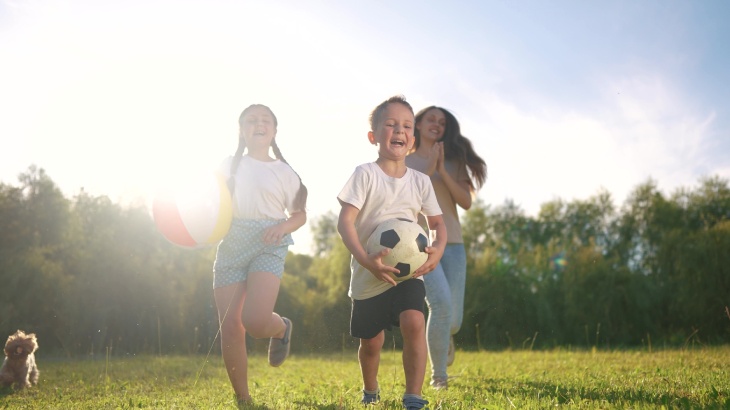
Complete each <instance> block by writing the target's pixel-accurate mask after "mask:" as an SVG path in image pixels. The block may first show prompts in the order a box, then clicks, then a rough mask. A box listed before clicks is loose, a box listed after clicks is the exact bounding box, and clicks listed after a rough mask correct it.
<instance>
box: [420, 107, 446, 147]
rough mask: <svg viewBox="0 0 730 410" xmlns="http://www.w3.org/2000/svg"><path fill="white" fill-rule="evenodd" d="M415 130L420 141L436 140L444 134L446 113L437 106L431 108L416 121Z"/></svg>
mask: <svg viewBox="0 0 730 410" xmlns="http://www.w3.org/2000/svg"><path fill="white" fill-rule="evenodd" d="M416 130H418V136H419V138H421V142H424V141H426V142H430V143H434V142H437V141H439V140H440V139H441V138H442V137H443V136H444V130H446V115H444V112H443V111H441V110H440V109H438V108H431V109H430V110H428V111H426V113H425V114H423V116H422V117H421V119H420V121H418V123H417V124H416Z"/></svg>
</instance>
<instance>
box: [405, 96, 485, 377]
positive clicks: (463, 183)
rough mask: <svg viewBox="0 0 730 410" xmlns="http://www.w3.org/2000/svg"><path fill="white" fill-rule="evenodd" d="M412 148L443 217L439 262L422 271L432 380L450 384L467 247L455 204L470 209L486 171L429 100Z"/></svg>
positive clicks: (452, 122)
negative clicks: (442, 248)
mask: <svg viewBox="0 0 730 410" xmlns="http://www.w3.org/2000/svg"><path fill="white" fill-rule="evenodd" d="M414 135H415V137H416V142H415V146H414V149H413V151H412V152H411V154H410V155H408V156H407V157H406V164H407V165H408V166H409V167H410V168H413V169H416V170H418V171H421V172H423V173H425V174H426V175H429V176H430V177H431V183H432V184H433V187H434V190H435V191H436V197H437V199H438V203H439V206H440V207H441V210H442V211H443V213H444V214H443V218H444V222H445V223H446V229H447V235H446V237H447V239H448V243H447V244H446V249H445V251H444V255H443V257H442V258H441V262H440V264H439V267H437V268H436V269H435V270H433V271H432V272H431V273H429V274H428V275H425V276H424V280H425V283H426V302H427V304H428V309H429V316H428V323H427V327H426V333H427V340H428V354H429V357H430V359H431V386H432V387H434V388H435V389H445V388H447V387H448V374H447V373H446V367H447V366H449V365H451V364H452V363H453V361H454V339H453V335H454V334H455V333H456V332H458V331H459V328H461V322H462V319H463V317H464V287H465V284H466V251H465V249H464V239H463V236H462V232H461V223H460V222H459V215H458V212H457V206H458V207H461V208H462V209H465V210H467V209H469V208H470V207H471V204H472V198H473V196H474V194H475V192H476V191H477V190H479V188H481V187H482V185H483V184H484V181H485V180H486V177H487V165H486V163H485V162H484V160H483V159H482V158H481V157H480V156H479V155H477V154H476V152H475V151H474V148H473V147H472V144H471V141H469V139H467V138H466V137H464V136H463V135H461V129H460V127H459V122H458V121H457V120H456V117H454V115H453V114H451V113H450V112H449V111H447V110H446V109H444V108H441V107H436V106H430V107H427V108H424V109H423V110H421V111H419V112H418V114H416V123H415V131H414Z"/></svg>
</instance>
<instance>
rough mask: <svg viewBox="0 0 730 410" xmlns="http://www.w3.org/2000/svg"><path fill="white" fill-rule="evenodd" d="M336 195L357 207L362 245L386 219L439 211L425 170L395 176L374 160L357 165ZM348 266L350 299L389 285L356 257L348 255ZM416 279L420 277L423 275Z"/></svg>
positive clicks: (386, 288) (371, 294)
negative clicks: (387, 172)
mask: <svg viewBox="0 0 730 410" xmlns="http://www.w3.org/2000/svg"><path fill="white" fill-rule="evenodd" d="M337 199H338V200H339V201H340V202H345V203H348V204H350V205H352V206H354V207H355V208H357V209H359V210H360V212H359V213H358V215H357V218H356V219H355V230H357V234H358V237H359V239H360V243H361V244H362V245H363V247H365V245H366V244H367V241H368V238H369V237H370V234H372V232H373V231H375V228H376V227H377V226H378V225H379V224H381V223H382V222H384V221H386V220H389V219H393V218H406V219H409V220H411V221H414V222H415V221H417V220H418V215H419V214H421V213H422V214H423V215H425V216H436V215H441V208H440V207H439V204H438V200H437V199H436V194H435V193H434V190H433V186H432V185H431V179H430V178H429V177H428V176H427V175H426V174H423V173H421V172H419V171H416V170H413V169H410V168H408V169H407V170H406V173H405V175H403V177H401V178H394V177H391V176H388V175H386V174H385V173H384V172H383V170H382V169H380V167H379V166H378V164H376V163H374V162H370V163H367V164H362V165H359V166H358V167H357V168H356V169H355V172H354V173H353V174H352V176H350V179H349V180H348V181H347V183H346V184H345V186H344V187H343V188H342V191H340V194H339V195H337ZM350 268H351V276H350V290H349V292H348V295H349V296H350V297H351V298H353V299H358V300H359V299H368V298H371V297H373V296H377V295H379V294H381V293H383V292H385V291H386V290H388V289H390V288H391V287H392V285H390V284H388V283H385V282H381V281H379V280H378V279H376V278H375V276H373V274H372V273H370V271H369V270H367V269H365V268H364V267H362V265H360V264H359V263H358V262H357V260H355V258H351V261H350ZM418 279H421V280H423V278H422V277H419V278H418Z"/></svg>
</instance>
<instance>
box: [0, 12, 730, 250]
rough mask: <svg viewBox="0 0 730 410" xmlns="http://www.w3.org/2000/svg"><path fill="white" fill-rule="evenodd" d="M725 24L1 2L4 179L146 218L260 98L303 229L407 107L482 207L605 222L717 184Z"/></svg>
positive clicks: (701, 15) (648, 16)
mask: <svg viewBox="0 0 730 410" xmlns="http://www.w3.org/2000/svg"><path fill="white" fill-rule="evenodd" d="M728 18H730V2H727V1H720V0H717V1H639V2H636V1H612V2H597V1H596V2H585V1H557V2H545V1H473V2H468V1H451V2H423V1H421V2H416V1H398V2H391V1H368V2H357V3H356V2H336V1H316V2H300V1H293V0H291V1H266V2H265V1H233V0H230V1H216V0H214V1H172V0H151V1H141V0H130V1H125V2H116V1H91V0H88V1H86V0H84V1H82V0H68V1H63V2H61V1H48V0H35V1H20V0H0V61H2V64H0V181H1V182H3V183H7V184H15V183H17V175H18V174H19V173H21V172H24V171H26V169H27V168H28V166H30V165H31V164H35V165H38V166H40V167H43V168H44V169H45V170H46V171H47V172H48V174H49V175H50V177H51V178H52V179H53V180H54V181H55V182H56V183H57V184H58V185H59V186H60V187H61V188H62V189H63V190H64V192H65V193H67V195H69V196H72V195H74V194H76V193H78V192H79V190H80V189H81V188H82V187H83V189H84V190H85V191H87V192H90V193H91V194H93V195H108V196H109V197H110V198H112V200H115V201H120V202H137V203H139V202H142V203H149V202H150V201H151V198H152V195H153V192H154V190H155V188H156V187H158V186H160V185H161V184H164V183H169V182H170V181H177V180H181V179H184V176H185V175H186V174H192V173H196V172H204V170H207V169H212V168H215V167H216V166H217V165H218V163H219V162H220V161H221V160H222V159H223V157H225V156H226V155H229V154H230V153H232V152H233V151H234V150H235V144H236V138H237V128H236V127H237V126H236V120H237V117H238V114H239V113H240V111H241V110H242V109H243V108H245V107H246V106H247V105H249V104H251V103H254V102H259V103H264V104H267V105H269V106H270V107H271V108H272V109H273V110H274V111H275V113H276V114H277V116H278V117H279V122H280V126H279V134H278V138H279V144H280V146H281V149H282V152H283V154H284V155H285V157H286V158H287V160H288V161H289V162H290V163H291V164H292V165H293V166H294V168H295V169H296V170H297V171H298V172H299V173H300V175H301V176H302V178H303V179H304V182H305V183H306V184H307V185H308V187H309V188H310V202H309V208H310V215H311V217H316V216H318V215H321V214H322V213H324V212H327V211H329V210H332V211H337V210H338V208H337V201H336V199H335V196H336V195H337V193H338V192H339V189H340V188H341V186H342V185H343V184H344V182H345V180H346V178H347V177H348V176H349V175H350V173H351V172H352V170H353V169H354V167H355V166H356V165H357V164H360V163H363V162H368V161H372V160H374V159H375V155H376V152H375V149H374V148H373V147H371V146H370V145H369V144H368V142H367V139H366V133H367V131H368V125H367V116H368V114H369V112H370V110H372V108H373V107H374V106H375V105H377V104H378V103H379V102H380V101H382V100H384V99H385V98H387V97H389V96H391V95H394V94H403V95H405V96H406V97H407V98H408V100H409V101H410V102H411V103H412V104H413V106H414V108H415V109H416V110H418V109H420V108H421V107H424V106H427V105H431V104H436V105H440V106H443V107H446V108H448V109H450V110H451V111H452V112H453V113H454V114H455V115H456V116H457V118H458V119H459V120H460V123H461V126H462V131H463V132H464V134H465V135H466V136H467V137H469V138H470V139H472V141H473V142H474V145H475V148H476V149H477V150H478V152H479V153H480V154H481V155H482V156H483V157H484V159H485V160H486V162H487V165H488V170H489V176H488V180H487V183H486V185H485V187H484V188H483V189H482V190H481V191H480V192H479V197H480V198H481V199H482V200H483V201H484V202H485V203H487V204H490V205H494V206H498V205H500V204H502V203H504V201H505V200H507V199H511V200H513V201H514V202H515V203H517V204H519V205H520V206H521V207H522V208H523V209H525V211H526V212H527V213H528V214H533V215H534V214H536V213H537V212H538V211H539V208H540V205H541V204H543V203H545V202H548V201H551V200H553V199H556V198H561V199H564V200H567V201H570V200H573V199H587V198H588V197H590V196H592V195H595V194H596V193H597V192H598V191H599V190H600V189H606V190H608V191H609V192H611V193H612V195H613V197H614V200H615V202H616V205H617V206H620V205H621V204H622V203H623V201H624V200H625V198H626V195H627V194H628V193H629V192H630V191H631V190H632V189H633V188H635V187H636V186H637V185H638V184H640V183H642V182H645V181H646V180H648V179H649V178H652V179H654V180H655V181H656V182H657V183H658V185H659V187H660V189H662V190H663V191H665V192H666V193H671V192H673V191H674V190H675V189H677V188H678V187H681V186H690V187H691V186H696V184H697V182H698V181H699V178H701V177H703V176H710V175H719V176H721V177H724V178H730V155H729V154H730V120H729V118H730V112H729V110H730V98H728V97H729V96H730V85H729V84H730V74H728V73H730V69H728V67H730V53H727V51H726V49H727V44H728V43H730V26H728V24H726V22H727V20H728ZM310 236H311V235H310V231H309V227H308V226H305V227H304V228H303V229H302V230H300V231H299V232H298V233H296V234H295V240H296V241H297V242H298V245H297V246H296V247H295V249H294V250H295V251H300V252H307V251H308V249H309V243H308V241H309V239H310Z"/></svg>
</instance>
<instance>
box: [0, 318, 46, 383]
mask: <svg viewBox="0 0 730 410" xmlns="http://www.w3.org/2000/svg"><path fill="white" fill-rule="evenodd" d="M36 350H38V341H37V340H36V337H35V333H29V334H26V333H25V332H23V331H22V330H18V331H17V332H15V334H13V335H10V337H8V341H7V342H6V343H5V361H3V367H2V368H0V385H2V386H11V385H13V384H14V385H15V387H16V388H17V389H22V388H25V387H30V386H32V385H34V384H37V383H38V366H36V364H35V351H36Z"/></svg>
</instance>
